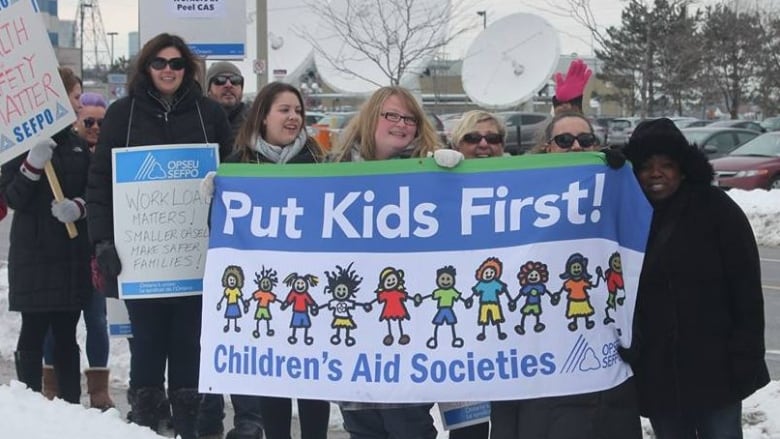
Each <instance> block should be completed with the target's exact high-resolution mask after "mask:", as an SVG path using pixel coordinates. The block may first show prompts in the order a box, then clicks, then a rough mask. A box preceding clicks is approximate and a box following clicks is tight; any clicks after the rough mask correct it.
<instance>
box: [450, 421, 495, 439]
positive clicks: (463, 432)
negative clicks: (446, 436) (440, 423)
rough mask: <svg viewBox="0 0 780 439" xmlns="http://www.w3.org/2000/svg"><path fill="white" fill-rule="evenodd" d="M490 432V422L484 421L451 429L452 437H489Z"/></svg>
mask: <svg viewBox="0 0 780 439" xmlns="http://www.w3.org/2000/svg"><path fill="white" fill-rule="evenodd" d="M489 433H490V423H489V422H483V423H481V424H474V425H469V426H468V427H463V428H456V429H454V430H450V439H488V435H489Z"/></svg>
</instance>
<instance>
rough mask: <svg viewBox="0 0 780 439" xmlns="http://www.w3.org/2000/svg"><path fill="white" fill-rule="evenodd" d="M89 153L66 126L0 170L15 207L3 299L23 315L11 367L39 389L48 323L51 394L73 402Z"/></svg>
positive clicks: (67, 78)
mask: <svg viewBox="0 0 780 439" xmlns="http://www.w3.org/2000/svg"><path fill="white" fill-rule="evenodd" d="M60 77H61V78H62V80H63V83H64V85H65V90H66V91H67V92H68V97H69V98H70V99H71V104H72V105H73V108H74V110H75V111H77V112H78V107H79V104H78V99H79V96H80V95H81V81H80V79H79V78H78V77H76V76H75V75H74V74H73V72H72V71H70V70H69V69H60ZM89 159H90V158H89V149H88V148H87V146H86V144H84V143H83V142H82V141H81V139H80V138H79V137H78V136H77V135H76V134H75V133H74V132H73V131H72V129H71V128H70V127H68V128H66V129H64V130H62V131H60V132H59V133H57V134H55V135H54V136H53V137H52V139H48V138H44V139H40V140H39V141H38V142H37V144H36V145H35V146H34V147H33V148H32V149H31V150H30V152H29V153H27V154H23V155H21V156H19V157H17V158H15V159H13V160H11V161H9V162H7V163H5V164H4V165H3V167H2V171H1V172H0V193H2V195H3V196H4V197H5V199H6V200H7V201H8V206H9V207H10V208H11V209H13V210H14V216H13V222H12V224H11V236H10V239H11V245H10V249H9V254H8V287H9V290H8V295H9V297H8V299H9V300H8V301H9V307H10V309H11V311H19V312H21V313H22V329H21V332H20V333H19V341H18V343H17V347H16V352H15V354H14V357H15V361H16V373H17V376H18V378H19V381H21V382H23V383H25V384H27V386H28V387H30V388H31V389H32V390H35V391H40V390H41V371H42V352H43V340H44V336H45V335H46V332H47V331H48V330H49V328H51V331H52V335H53V336H54V340H55V348H54V366H55V370H56V374H57V380H58V382H59V394H58V396H59V397H60V398H62V399H64V400H66V401H68V402H71V403H74V404H78V403H79V399H80V396H81V380H80V376H81V370H80V365H79V346H78V344H77V342H76V324H77V323H78V321H79V317H80V315H81V308H82V306H83V304H85V303H86V302H87V301H88V300H89V299H90V297H91V295H92V284H91V282H90V271H89V258H90V246H89V240H88V237H87V224H86V221H84V218H85V217H86V210H85V208H84V206H85V203H84V200H83V197H84V192H85V190H86V187H87V170H88V168H89ZM48 161H51V164H52V166H53V168H54V171H55V173H56V174H57V177H58V180H59V182H60V186H61V187H62V192H63V194H64V196H65V199H64V200H62V201H61V202H54V195H53V194H52V190H51V188H50V187H49V181H48V178H47V176H46V175H45V173H44V172H43V169H44V166H45V164H46V162H48ZM69 222H70V223H74V224H75V226H76V230H77V231H78V236H77V237H76V238H74V239H70V238H69V237H68V232H67V231H66V228H65V223H69Z"/></svg>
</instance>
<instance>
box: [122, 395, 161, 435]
mask: <svg viewBox="0 0 780 439" xmlns="http://www.w3.org/2000/svg"><path fill="white" fill-rule="evenodd" d="M128 399H132V401H130V403H131V404H132V407H131V408H132V412H133V415H132V418H131V419H130V421H131V422H133V423H135V424H138V425H143V426H144V427H149V428H151V429H152V430H154V431H155V432H157V431H158V427H159V424H160V406H162V403H163V401H165V392H163V391H162V389H158V388H156V387H142V388H140V389H134V390H133V392H132V398H131V397H130V393H129V392H128Z"/></svg>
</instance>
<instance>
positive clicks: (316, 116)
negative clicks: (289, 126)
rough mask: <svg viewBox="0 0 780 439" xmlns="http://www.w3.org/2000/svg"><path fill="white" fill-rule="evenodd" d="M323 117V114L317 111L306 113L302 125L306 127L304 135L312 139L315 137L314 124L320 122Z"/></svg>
mask: <svg viewBox="0 0 780 439" xmlns="http://www.w3.org/2000/svg"><path fill="white" fill-rule="evenodd" d="M323 116H325V113H322V112H319V111H307V112H306V120H305V121H304V125H305V126H306V133H307V134H308V135H310V136H312V137H314V136H316V135H317V129H316V128H314V126H313V125H314V124H316V123H317V122H319V121H320V119H322V117H323Z"/></svg>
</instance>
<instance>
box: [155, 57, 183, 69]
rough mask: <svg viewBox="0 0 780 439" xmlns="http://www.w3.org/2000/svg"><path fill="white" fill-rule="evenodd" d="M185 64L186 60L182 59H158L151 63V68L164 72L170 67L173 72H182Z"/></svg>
mask: <svg viewBox="0 0 780 439" xmlns="http://www.w3.org/2000/svg"><path fill="white" fill-rule="evenodd" d="M185 64H186V62H185V61H184V58H181V57H179V58H171V59H165V58H160V57H157V58H155V59H153V60H152V61H151V62H149V67H151V68H153V69H155V70H162V69H164V68H165V66H168V67H170V68H171V70H182V69H184V67H185Z"/></svg>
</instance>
